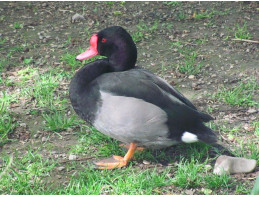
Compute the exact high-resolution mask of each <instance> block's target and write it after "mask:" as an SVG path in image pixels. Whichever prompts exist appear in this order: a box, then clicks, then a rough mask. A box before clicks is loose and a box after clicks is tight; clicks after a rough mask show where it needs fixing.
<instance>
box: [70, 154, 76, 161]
mask: <svg viewBox="0 0 259 197" xmlns="http://www.w3.org/2000/svg"><path fill="white" fill-rule="evenodd" d="M68 159H69V160H70V161H71V160H76V155H72V154H71V155H69V157H68Z"/></svg>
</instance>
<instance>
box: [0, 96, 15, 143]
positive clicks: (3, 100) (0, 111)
mask: <svg viewBox="0 0 259 197" xmlns="http://www.w3.org/2000/svg"><path fill="white" fill-rule="evenodd" d="M13 100H14V99H13V98H12V96H11V95H8V94H6V92H3V93H2V95H1V97H0V146H2V145H3V144H5V143H6V142H8V141H9V138H8V134H10V133H12V132H13V131H14V129H15V127H16V126H17V123H15V122H14V117H13V116H12V114H11V113H10V112H9V109H8V107H9V105H10V103H11V102H12V101H13Z"/></svg>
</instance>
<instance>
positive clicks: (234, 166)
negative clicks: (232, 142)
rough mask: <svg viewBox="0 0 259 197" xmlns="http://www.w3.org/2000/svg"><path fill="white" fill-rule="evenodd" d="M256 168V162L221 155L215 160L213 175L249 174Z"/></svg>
mask: <svg viewBox="0 0 259 197" xmlns="http://www.w3.org/2000/svg"><path fill="white" fill-rule="evenodd" d="M255 167H256V160H254V159H246V158H242V157H230V156H227V155H221V156H219V157H218V159H217V160H216V163H215V166H214V170H213V173H214V174H217V175H223V174H225V173H226V174H237V173H249V172H252V171H253V170H254V169H255Z"/></svg>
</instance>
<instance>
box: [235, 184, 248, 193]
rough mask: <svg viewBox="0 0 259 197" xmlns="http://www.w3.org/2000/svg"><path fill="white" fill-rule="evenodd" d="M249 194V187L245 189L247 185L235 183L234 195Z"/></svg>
mask: <svg viewBox="0 0 259 197" xmlns="http://www.w3.org/2000/svg"><path fill="white" fill-rule="evenodd" d="M250 193H251V189H250V188H249V187H247V185H245V184H244V183H243V182H239V181H238V182H236V190H235V194H236V195H240V194H250Z"/></svg>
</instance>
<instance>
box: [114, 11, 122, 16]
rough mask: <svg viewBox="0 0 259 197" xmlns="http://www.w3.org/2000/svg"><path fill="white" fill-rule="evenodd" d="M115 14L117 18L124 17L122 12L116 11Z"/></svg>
mask: <svg viewBox="0 0 259 197" xmlns="http://www.w3.org/2000/svg"><path fill="white" fill-rule="evenodd" d="M113 14H114V15H115V16H119V15H122V12H121V11H114V12H113Z"/></svg>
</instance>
